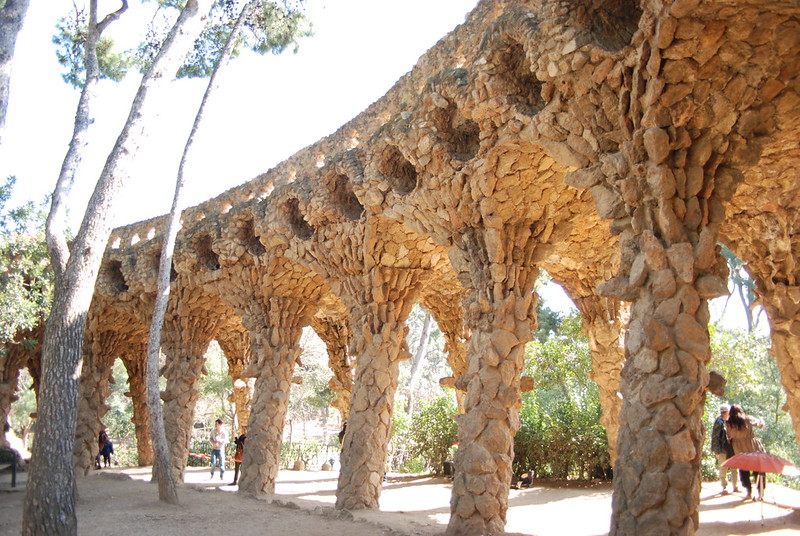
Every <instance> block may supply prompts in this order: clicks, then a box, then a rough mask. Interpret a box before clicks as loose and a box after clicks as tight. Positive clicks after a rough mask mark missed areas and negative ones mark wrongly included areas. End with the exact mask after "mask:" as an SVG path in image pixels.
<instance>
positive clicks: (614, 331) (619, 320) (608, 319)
mask: <svg viewBox="0 0 800 536" xmlns="http://www.w3.org/2000/svg"><path fill="white" fill-rule="evenodd" d="M575 304H576V305H577V307H578V310H579V311H580V313H581V317H582V318H583V333H584V335H586V337H587V338H588V339H589V349H590V350H591V351H592V381H594V382H595V383H596V384H597V388H598V390H599V391H600V406H601V407H602V408H603V414H602V415H601V416H600V423H601V424H602V425H603V426H604V427H605V429H606V437H607V438H608V455H609V458H610V460H611V466H612V467H613V466H614V461H615V460H616V459H617V436H618V435H619V410H620V408H621V407H622V398H621V395H620V386H619V383H620V375H621V372H622V365H623V363H624V361H625V351H624V336H625V327H626V326H625V323H626V320H627V318H626V317H627V309H625V310H622V311H621V304H620V302H619V300H613V299H608V298H600V297H597V296H592V297H588V298H577V299H575Z"/></svg>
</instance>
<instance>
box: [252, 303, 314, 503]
mask: <svg viewBox="0 0 800 536" xmlns="http://www.w3.org/2000/svg"><path fill="white" fill-rule="evenodd" d="M248 309H249V310H248V314H246V315H245V316H244V317H243V321H244V322H245V324H246V325H248V326H251V347H252V348H253V359H254V363H253V364H251V366H250V367H248V369H249V370H252V371H255V373H256V374H257V376H256V382H255V392H254V394H253V400H252V408H251V409H252V411H251V413H250V421H249V424H248V429H247V448H246V449H245V451H244V459H243V460H242V474H241V480H240V482H239V491H240V492H241V493H249V494H252V495H263V494H271V493H273V492H274V491H275V478H276V477H277V475H278V469H279V468H280V459H281V447H282V445H283V427H284V424H285V422H286V411H287V409H288V406H289V394H290V389H291V385H292V373H293V370H294V364H295V362H296V361H297V358H298V356H299V355H300V351H301V348H300V346H299V343H300V336H301V335H302V333H303V326H305V325H307V324H308V322H309V320H310V319H309V316H310V314H312V313H313V311H312V310H310V308H309V307H308V306H307V305H306V300H303V299H299V298H297V297H266V298H264V299H263V300H261V303H258V304H256V303H253V304H252V306H251V307H249V308H248ZM259 325H260V329H258V328H256V326H259ZM245 374H248V375H249V372H247V373H245Z"/></svg>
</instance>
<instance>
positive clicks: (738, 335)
mask: <svg viewBox="0 0 800 536" xmlns="http://www.w3.org/2000/svg"><path fill="white" fill-rule="evenodd" d="M709 332H710V335H711V361H710V362H709V365H708V368H709V370H713V371H716V372H718V373H720V374H721V375H722V376H723V377H724V378H725V379H726V380H727V381H728V383H727V384H726V386H725V396H724V397H723V398H719V397H717V396H714V395H709V396H708V397H707V399H706V406H705V415H706V421H707V422H706V429H707V430H711V427H712V425H713V422H714V419H715V418H716V417H717V415H718V414H719V406H720V404H721V403H728V404H731V403H735V404H740V405H741V406H742V408H743V409H744V411H745V413H747V414H749V415H754V416H756V417H760V418H762V419H764V421H765V423H766V425H765V427H764V428H762V429H756V436H757V437H759V438H760V439H761V441H762V442H763V443H764V446H765V447H766V449H767V451H768V452H771V453H773V454H777V455H778V456H782V457H784V458H786V459H788V460H791V461H793V462H794V463H795V464H797V463H800V455H798V450H797V440H796V437H795V432H794V428H793V426H792V422H791V417H790V416H789V413H788V412H787V411H785V410H784V409H783V404H784V401H785V398H786V395H785V394H784V391H783V387H782V386H781V382H780V372H779V370H778V365H777V363H776V362H775V359H774V358H773V357H772V356H771V355H769V347H770V344H771V343H770V339H769V338H768V337H762V336H758V335H756V334H755V333H752V332H747V331H744V330H726V329H722V328H719V327H716V326H710V327H709ZM710 435H711V434H710V433H708V434H706V448H705V458H704V463H703V467H704V469H705V468H707V469H706V471H707V472H705V471H704V476H706V477H708V478H710V479H712V480H713V479H714V478H716V464H715V459H714V457H713V454H712V453H711V448H710ZM787 483H790V484H791V482H787ZM795 485H796V483H795Z"/></svg>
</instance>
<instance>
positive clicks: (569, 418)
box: [514, 313, 610, 479]
mask: <svg viewBox="0 0 800 536" xmlns="http://www.w3.org/2000/svg"><path fill="white" fill-rule="evenodd" d="M591 369H592V356H591V351H590V350H589V342H588V340H587V339H586V337H584V336H583V335H582V334H581V317H580V315H578V314H577V313H572V314H570V315H567V316H566V317H564V319H563V320H562V322H561V324H560V326H559V328H558V330H557V331H555V332H551V333H550V335H549V336H548V337H546V338H545V340H544V341H540V340H538V339H535V340H534V341H532V342H531V343H529V344H528V346H527V347H526V353H525V375H526V376H532V377H533V378H534V379H535V381H536V388H535V389H534V390H533V391H531V392H529V393H525V394H524V395H523V396H522V408H521V409H520V416H519V417H520V429H519V431H518V432H517V434H516V436H515V438H514V456H515V457H514V471H515V473H516V474H517V475H521V474H522V473H526V472H532V473H533V475H534V476H535V477H537V478H561V479H567V478H569V479H588V478H595V477H606V476H608V474H609V469H610V468H609V456H608V443H607V440H606V435H605V429H604V428H603V426H602V425H601V424H600V414H601V408H600V395H599V393H598V390H597V385H596V384H595V383H594V382H593V381H592V380H591V379H590V378H589V375H590V372H591Z"/></svg>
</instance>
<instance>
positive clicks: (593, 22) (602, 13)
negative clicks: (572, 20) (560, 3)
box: [577, 0, 642, 52]
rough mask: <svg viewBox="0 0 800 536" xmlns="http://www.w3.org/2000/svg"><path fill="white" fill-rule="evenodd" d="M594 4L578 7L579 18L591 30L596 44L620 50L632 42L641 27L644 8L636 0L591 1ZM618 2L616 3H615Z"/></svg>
mask: <svg viewBox="0 0 800 536" xmlns="http://www.w3.org/2000/svg"><path fill="white" fill-rule="evenodd" d="M591 3H592V4H595V5H594V6H591V7H588V6H581V7H579V8H578V10H577V13H578V20H579V21H580V22H582V23H583V24H584V25H585V27H586V28H587V29H588V30H589V31H590V33H591V34H592V37H593V38H594V42H595V44H596V45H597V46H598V47H600V48H602V49H604V50H607V51H609V52H619V51H620V50H622V49H623V48H625V47H626V46H628V44H630V42H631V39H632V38H633V34H634V33H635V32H636V30H637V29H638V28H639V19H640V18H641V16H642V10H641V9H639V6H638V2H637V1H636V0H620V1H618V2H614V3H610V2H605V1H602V0H594V1H593V2H591ZM614 4H616V5H614Z"/></svg>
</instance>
